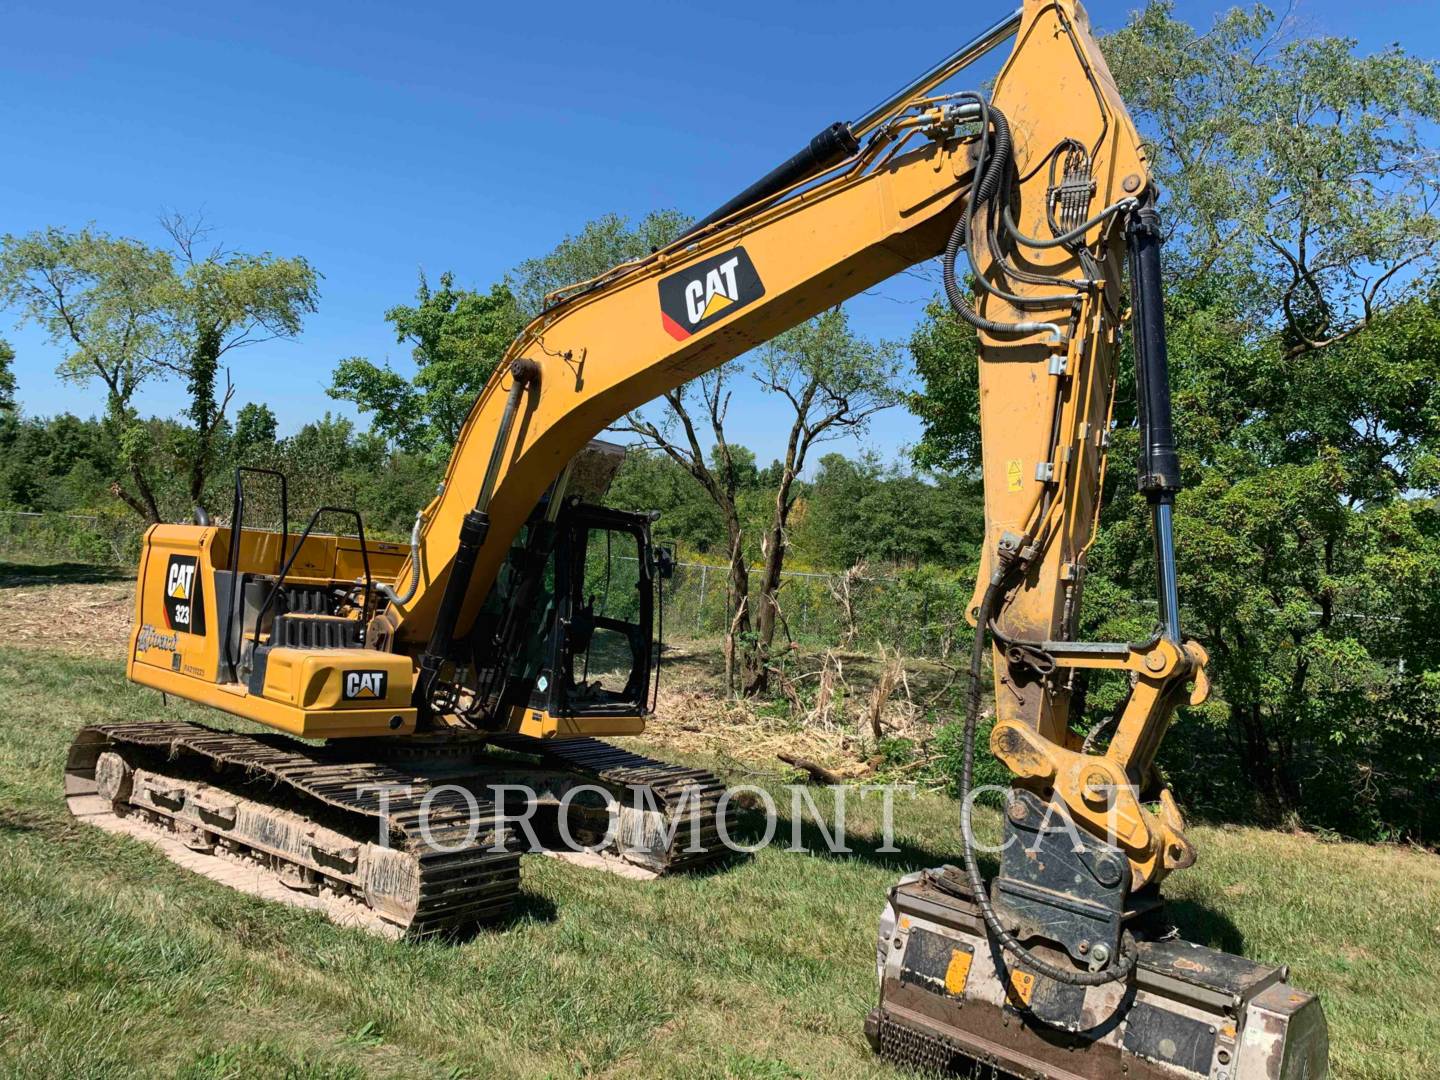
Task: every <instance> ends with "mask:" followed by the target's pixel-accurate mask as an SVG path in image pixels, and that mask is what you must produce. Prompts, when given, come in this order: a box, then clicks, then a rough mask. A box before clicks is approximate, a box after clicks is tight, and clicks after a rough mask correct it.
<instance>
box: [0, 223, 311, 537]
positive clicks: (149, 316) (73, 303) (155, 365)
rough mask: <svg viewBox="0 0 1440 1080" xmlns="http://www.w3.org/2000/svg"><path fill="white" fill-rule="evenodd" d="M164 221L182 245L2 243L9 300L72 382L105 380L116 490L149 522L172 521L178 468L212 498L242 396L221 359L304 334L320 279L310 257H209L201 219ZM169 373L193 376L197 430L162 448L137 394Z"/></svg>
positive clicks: (0, 284)
mask: <svg viewBox="0 0 1440 1080" xmlns="http://www.w3.org/2000/svg"><path fill="white" fill-rule="evenodd" d="M162 224H163V226H164V227H165V229H166V231H167V232H168V233H169V235H170V238H171V240H172V242H173V248H172V249H171V250H162V249H159V248H151V247H148V246H147V245H145V244H142V243H140V242H138V241H135V240H129V239H124V238H115V237H111V236H109V235H107V234H105V233H99V232H95V231H94V230H92V229H91V228H89V227H87V228H84V229H81V230H80V231H78V232H67V231H65V230H63V229H58V228H50V229H45V230H41V231H39V232H34V233H30V234H29V235H26V236H22V237H16V236H10V235H6V236H5V237H4V239H3V241H0V303H3V304H4V305H5V306H6V307H10V308H13V309H16V310H17V311H18V312H19V315H20V321H21V322H33V323H36V324H37V325H39V326H41V327H42V328H43V329H44V331H45V332H46V334H47V335H48V337H49V339H50V341H51V342H52V343H53V344H55V345H59V346H62V347H63V348H65V349H66V350H67V355H66V356H65V358H64V360H63V361H62V362H61V364H60V368H59V372H60V376H61V377H62V378H65V379H70V380H73V381H77V382H86V381H89V380H91V379H98V380H100V382H101V383H102V384H103V385H104V387H105V389H106V405H105V420H106V425H107V428H108V430H109V433H110V435H111V437H112V438H113V440H114V443H115V446H116V448H117V455H116V462H115V464H114V469H113V479H112V481H111V490H112V493H113V494H114V495H115V496H116V497H117V498H119V499H120V500H121V501H122V502H124V503H125V505H127V506H129V507H130V508H131V509H132V510H134V511H135V512H136V513H137V514H139V515H140V516H141V517H142V518H144V519H145V520H146V521H148V522H158V521H160V520H161V519H162V515H161V505H160V500H159V497H158V495H157V490H158V488H159V487H160V486H161V485H162V484H163V483H164V480H165V473H166V469H167V467H168V466H170V465H172V464H178V466H179V468H180V469H181V470H182V471H183V472H184V473H185V474H186V476H187V478H188V484H187V495H188V502H189V503H191V504H195V505H201V504H203V501H204V489H205V483H206V478H207V477H208V475H209V470H210V466H211V464H212V463H213V459H214V451H215V440H216V435H217V433H218V432H219V431H220V429H221V427H222V425H223V421H224V414H225V409H226V407H227V406H228V404H229V401H230V397H231V394H232V393H233V387H232V386H231V384H230V381H229V375H228V371H227V372H226V387H225V389H224V390H223V391H217V381H218V377H219V374H220V371H221V367H220V360H221V358H222V357H223V356H224V355H225V354H226V353H227V352H229V351H230V350H231V349H235V348H239V347H241V346H245V345H252V344H255V343H257V342H260V341H266V340H271V339H274V338H277V337H281V338H289V337H294V336H295V335H296V334H298V333H299V330H300V323H301V319H302V317H303V316H304V314H306V313H308V312H312V311H314V310H315V297H316V284H317V281H318V277H319V275H318V274H316V272H315V271H314V270H313V269H312V268H311V267H310V265H309V264H308V263H307V262H306V261H305V260H304V259H301V258H291V259H281V258H276V257H274V256H272V255H269V254H263V255H246V254H243V253H239V252H232V251H227V250H225V249H223V248H219V247H216V248H214V249H212V250H211V251H209V252H207V253H205V254H200V253H199V252H198V251H197V245H198V244H199V243H200V242H201V241H202V240H203V239H204V237H205V235H206V230H205V229H204V228H203V226H202V225H201V223H200V222H198V221H194V222H190V221H186V219H184V218H181V217H179V216H172V217H169V218H167V219H165V220H164V221H163V222H162ZM170 376H179V377H181V378H183V379H185V381H186V384H187V388H188V390H189V393H190V406H189V407H188V408H187V410H186V415H187V418H188V419H189V420H190V424H191V426H190V428H189V429H188V430H186V431H185V432H184V433H183V434H181V435H179V436H177V437H175V438H173V439H170V440H169V442H170V445H169V446H161V445H158V444H157V443H156V441H155V436H156V433H157V428H156V426H155V425H154V424H150V423H147V422H145V421H142V420H141V418H140V417H139V415H138V413H137V412H136V410H135V407H134V399H135V395H136V393H137V392H138V391H139V390H140V388H141V387H142V386H143V385H144V384H145V383H146V382H148V381H150V380H152V379H156V378H165V377H170ZM167 451H168V452H170V453H171V454H172V455H173V457H174V458H176V459H178V461H176V462H165V463H163V465H162V466H161V467H160V469H159V470H158V471H157V467H156V460H155V459H156V458H157V457H160V456H163V454H164V453H165V452H167Z"/></svg>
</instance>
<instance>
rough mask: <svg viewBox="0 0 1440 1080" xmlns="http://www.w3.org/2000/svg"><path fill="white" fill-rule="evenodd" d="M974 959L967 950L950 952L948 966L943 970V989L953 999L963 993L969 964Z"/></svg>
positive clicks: (968, 976) (968, 973)
mask: <svg viewBox="0 0 1440 1080" xmlns="http://www.w3.org/2000/svg"><path fill="white" fill-rule="evenodd" d="M974 959H975V957H974V956H973V955H972V954H971V952H970V950H969V949H952V950H951V951H950V964H949V966H948V967H946V968H945V989H946V990H947V991H949V992H950V993H951V994H953V995H954V996H955V997H959V996H960V995H961V994H963V993H965V983H966V981H967V980H969V978H970V963H971V961H972V960H974Z"/></svg>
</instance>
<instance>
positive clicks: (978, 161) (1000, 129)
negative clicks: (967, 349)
mask: <svg viewBox="0 0 1440 1080" xmlns="http://www.w3.org/2000/svg"><path fill="white" fill-rule="evenodd" d="M961 96H962V97H963V98H965V99H966V100H971V101H974V102H976V103H977V104H978V105H979V106H980V143H979V148H978V151H977V153H976V157H975V177H976V180H975V183H974V185H973V186H972V187H971V189H970V197H969V199H968V200H967V201H966V204H965V206H964V207H963V208H962V209H961V211H960V216H959V218H957V219H956V221H955V227H954V228H953V229H951V230H950V237H949V239H947V240H946V241H945V251H944V253H943V255H942V256H941V258H940V279H941V282H942V283H943V284H944V286H945V299H946V300H948V301H949V303H950V307H951V309H952V310H953V311H954V312H955V314H957V315H959V316H960V318H962V319H964V320H965V321H966V322H967V323H969V324H970V325H971V326H973V327H974V328H975V329H976V330H984V331H985V332H986V333H990V334H1033V333H1035V332H1037V331H1040V330H1049V331H1050V332H1051V334H1053V335H1054V336H1055V337H1057V338H1058V337H1060V333H1061V332H1060V327H1059V326H1057V325H1056V324H1055V323H1048V322H1033V321H1025V322H1015V323H1004V322H996V321H995V320H994V319H987V318H985V317H984V316H983V315H980V314H979V313H977V312H976V311H975V309H974V308H972V307H971V306H970V302H969V300H968V299H967V298H966V296H965V293H964V290H962V289H961V288H960V282H959V281H958V280H957V278H956V276H955V262H956V260H957V259H958V258H959V256H960V249H961V248H962V247H963V248H964V249H965V256H966V259H967V260H968V261H969V262H970V264H971V267H972V269H973V268H974V265H975V260H974V256H973V255H972V253H971V252H970V242H969V236H970V219H971V217H972V216H973V215H974V213H975V208H976V207H978V206H980V205H982V204H983V203H986V202H988V201H989V200H990V199H991V198H992V197H993V196H994V195H995V193H996V191H997V190H999V187H1000V182H1001V180H1002V179H1003V178H1004V175H1005V169H1007V168H1008V167H1009V161H1010V157H1009V155H1010V148H1011V147H1010V126H1009V124H1007V123H1005V121H1004V117H1003V116H1001V115H1000V113H999V112H997V111H996V110H994V109H992V108H991V107H990V103H989V102H988V101H986V100H985V98H984V97H982V96H981V95H979V94H964V95H961ZM996 118H999V121H1000V122H999V123H997V124H995V125H994V130H995V135H994V138H995V145H994V147H993V148H987V146H986V138H987V136H988V134H989V131H990V128H991V125H992V121H994V120H995V119H996ZM981 279H982V275H980V274H979V273H978V272H977V273H976V280H977V281H979V280H981ZM992 291H993V290H992Z"/></svg>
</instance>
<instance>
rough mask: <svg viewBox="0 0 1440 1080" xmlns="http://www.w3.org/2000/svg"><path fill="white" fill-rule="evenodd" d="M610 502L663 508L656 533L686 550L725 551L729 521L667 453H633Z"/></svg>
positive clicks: (633, 508)
mask: <svg viewBox="0 0 1440 1080" xmlns="http://www.w3.org/2000/svg"><path fill="white" fill-rule="evenodd" d="M605 502H606V504H607V505H609V506H613V507H615V508H616V509H618V510H630V511H634V512H637V513H644V512H647V511H652V510H654V511H658V512H659V514H660V517H659V519H658V520H656V522H655V527H654V532H655V536H656V538H657V539H658V540H660V541H662V542H664V541H672V542H678V543H679V544H680V546H681V548H682V550H683V551H686V552H693V553H695V554H699V555H709V554H723V553H724V552H723V547H724V536H725V523H724V522H723V521H722V520H721V518H720V511H719V509H718V508H717V507H716V505H715V502H714V500H712V499H711V498H709V496H707V495H706V494H705V491H704V489H703V488H701V487H700V486H699V485H698V484H696V483H695V480H694V478H693V477H692V476H691V475H690V474H689V473H688V472H687V471H686V470H685V469H684V467H683V466H681V465H678V464H677V463H676V462H675V461H673V460H672V459H671V458H669V457H667V456H666V455H665V454H663V453H659V452H651V451H645V450H636V451H634V452H632V453H630V454H627V455H626V456H625V463H624V464H623V465H622V466H621V467H620V471H619V473H618V474H616V476H615V482H614V483H613V484H612V485H611V487H610V493H609V495H608V496H607V497H606V500H605Z"/></svg>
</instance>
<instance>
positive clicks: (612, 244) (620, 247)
mask: <svg viewBox="0 0 1440 1080" xmlns="http://www.w3.org/2000/svg"><path fill="white" fill-rule="evenodd" d="M689 224H690V219H689V218H688V217H686V216H685V215H684V214H682V213H680V211H678V210H656V211H654V212H653V213H650V214H647V215H645V217H643V218H641V219H640V220H639V221H638V222H637V223H636V224H635V225H633V226H632V225H631V224H630V221H629V219H628V218H625V217H622V216H621V215H619V214H606V215H605V216H604V217H600V218H596V219H595V220H594V221H590V222H587V223H586V224H585V227H584V228H582V229H581V230H580V232H579V233H578V234H576V235H575V236H567V237H565V239H564V240H562V241H560V243H559V244H557V245H556V246H555V248H554V250H552V251H551V252H550V253H549V254H548V255H542V256H540V257H538V258H534V259H527V260H525V261H524V262H522V263H521V264H520V265H519V266H518V267H516V268H515V273H514V274H513V275H512V278H513V286H514V289H515V295H516V297H517V299H518V301H519V304H520V309H521V310H522V311H523V312H525V314H526V315H527V316H531V317H533V316H535V315H538V314H540V312H541V311H543V310H544V308H545V298H546V297H547V296H548V295H550V294H551V293H554V292H559V291H561V290H564V289H565V288H566V287H567V286H571V285H579V284H582V283H584V282H586V281H589V280H591V279H593V278H597V277H599V276H600V275H602V274H604V273H605V272H606V271H608V270H611V269H613V268H614V267H617V266H619V265H620V264H621V263H625V262H629V261H630V260H632V259H639V258H643V257H645V256H646V255H649V254H650V253H651V252H652V251H655V250H656V249H657V248H662V247H664V246H665V245H666V244H668V243H670V242H671V241H672V240H674V239H676V238H677V237H678V236H680V234H681V233H683V232H684V231H685V229H686V228H687V227H688V226H689Z"/></svg>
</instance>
